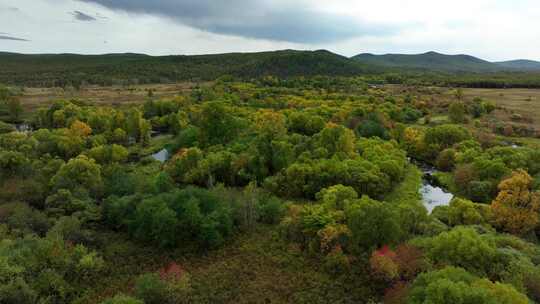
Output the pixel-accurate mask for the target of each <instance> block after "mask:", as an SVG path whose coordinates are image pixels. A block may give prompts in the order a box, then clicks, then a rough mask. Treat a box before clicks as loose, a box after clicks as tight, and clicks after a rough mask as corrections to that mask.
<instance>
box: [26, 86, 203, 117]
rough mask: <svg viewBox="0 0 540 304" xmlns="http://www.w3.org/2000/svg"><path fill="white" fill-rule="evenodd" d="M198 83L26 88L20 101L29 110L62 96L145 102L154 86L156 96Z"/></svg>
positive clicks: (106, 101) (102, 102)
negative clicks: (77, 88) (79, 87)
mask: <svg viewBox="0 0 540 304" xmlns="http://www.w3.org/2000/svg"><path fill="white" fill-rule="evenodd" d="M197 85H206V84H205V83H203V84H196V83H192V82H183V83H176V84H153V85H131V86H110V87H102V86H85V87H82V88H81V89H79V90H75V89H74V88H71V89H68V88H66V89H62V88H25V89H24V93H23V96H22V97H21V102H22V105H23V107H24V108H25V109H26V110H29V111H32V110H35V109H36V108H39V107H41V106H47V105H49V104H50V103H51V102H53V101H55V100H59V99H80V100H84V101H88V102H91V103H95V104H100V105H119V104H137V103H142V102H144V101H145V100H146V98H147V96H148V91H149V90H152V92H153V95H154V96H155V97H156V98H158V99H159V98H170V97H174V96H175V95H178V94H180V93H185V92H187V91H190V90H191V89H193V88H194V87H196V86H197Z"/></svg>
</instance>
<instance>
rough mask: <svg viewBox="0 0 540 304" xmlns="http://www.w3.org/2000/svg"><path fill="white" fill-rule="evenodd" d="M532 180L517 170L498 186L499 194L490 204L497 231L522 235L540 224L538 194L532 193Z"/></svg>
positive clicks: (525, 173) (524, 172)
mask: <svg viewBox="0 0 540 304" xmlns="http://www.w3.org/2000/svg"><path fill="white" fill-rule="evenodd" d="M532 184H533V179H532V178H531V176H530V175H529V174H528V173H527V172H526V171H524V170H517V171H514V172H513V173H512V176H511V177H509V178H508V179H505V180H503V181H502V182H501V183H500V184H499V191H500V192H499V194H498V195H497V198H495V200H494V201H493V202H492V203H491V210H492V212H493V223H494V225H495V226H496V227H498V228H499V229H502V230H504V231H506V232H510V233H513V234H517V235H523V234H526V233H527V232H529V231H531V230H533V229H535V228H536V227H538V225H539V224H540V215H539V211H540V193H539V192H534V191H532Z"/></svg>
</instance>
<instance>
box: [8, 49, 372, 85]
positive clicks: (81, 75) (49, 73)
mask: <svg viewBox="0 0 540 304" xmlns="http://www.w3.org/2000/svg"><path fill="white" fill-rule="evenodd" d="M0 66H1V67H2V69H1V70H0V83H6V84H18V85H27V86H62V85H64V84H80V83H85V82H86V83H93V84H101V85H108V84H113V83H125V82H131V83H133V82H135V83H136V82H140V83H159V82H174V81H184V80H214V79H216V78H219V77H221V76H224V75H231V76H235V77H242V78H249V77H260V76H266V75H273V76H278V77H295V76H314V75H329V76H330V75H331V76H355V75H360V74H365V73H367V72H373V71H374V69H372V68H369V67H368V66H367V65H364V64H362V63H358V62H355V61H353V60H350V59H349V58H346V57H343V56H340V55H337V54H334V53H331V52H328V51H324V50H319V51H295V50H284V51H274V52H259V53H228V54H216V55H196V56H184V55H179V56H156V57H155V56H147V55H141V54H130V53H126V54H106V55H75V54H56V55H51V54H43V55H23V54H14V53H0Z"/></svg>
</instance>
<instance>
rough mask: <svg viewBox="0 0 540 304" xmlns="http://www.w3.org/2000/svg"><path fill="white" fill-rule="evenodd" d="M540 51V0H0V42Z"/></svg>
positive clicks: (51, 47) (141, 48)
mask: <svg viewBox="0 0 540 304" xmlns="http://www.w3.org/2000/svg"><path fill="white" fill-rule="evenodd" d="M280 49H301V50H317V49H327V50H329V51H332V52H335V53H338V54H341V55H344V56H353V55H356V54H359V53H375V54H386V53H406V54H416V53H423V52H427V51H437V52H441V53H445V54H470V55H473V56H477V57H480V58H483V59H486V60H490V61H498V60H510V59H532V60H540V1H538V0H512V1H509V0H453V1H447V0H376V1H373V0H371V1H365V0H331V1H330V0H317V1H316V0H0V51H7V52H20V53H81V54H103V53H125V52H131V53H144V54H149V55H170V54H175V55H176V54H187V55H189V54H213V53H226V52H254V51H270V50H280Z"/></svg>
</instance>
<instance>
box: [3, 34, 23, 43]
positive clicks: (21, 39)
mask: <svg viewBox="0 0 540 304" xmlns="http://www.w3.org/2000/svg"><path fill="white" fill-rule="evenodd" d="M0 40H12V41H30V40H28V39H23V38H18V37H13V36H8V35H7V33H0Z"/></svg>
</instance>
